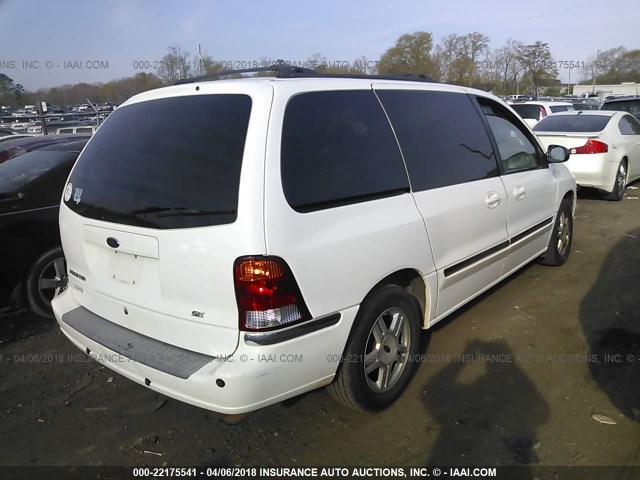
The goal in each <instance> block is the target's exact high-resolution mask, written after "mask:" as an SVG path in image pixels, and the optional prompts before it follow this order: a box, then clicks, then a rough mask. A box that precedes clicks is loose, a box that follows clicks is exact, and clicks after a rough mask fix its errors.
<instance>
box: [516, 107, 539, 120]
mask: <svg viewBox="0 0 640 480" xmlns="http://www.w3.org/2000/svg"><path fill="white" fill-rule="evenodd" d="M511 108H513V109H514V110H515V111H516V113H517V114H518V115H520V116H521V117H522V118H528V119H531V120H538V119H539V118H540V115H541V110H542V107H541V106H540V105H529V104H526V105H525V104H520V105H511Z"/></svg>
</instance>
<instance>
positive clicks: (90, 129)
mask: <svg viewBox="0 0 640 480" xmlns="http://www.w3.org/2000/svg"><path fill="white" fill-rule="evenodd" d="M97 129H98V127H96V126H95V125H93V126H90V125H74V126H72V127H59V128H58V129H57V130H56V133H58V134H67V135H68V134H74V133H82V134H87V133H88V134H89V135H93V134H94V133H95V132H96V130H97Z"/></svg>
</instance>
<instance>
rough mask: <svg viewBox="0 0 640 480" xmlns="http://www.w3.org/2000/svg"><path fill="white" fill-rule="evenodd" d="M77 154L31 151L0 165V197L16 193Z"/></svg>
mask: <svg viewBox="0 0 640 480" xmlns="http://www.w3.org/2000/svg"><path fill="white" fill-rule="evenodd" d="M77 155H78V152H69V151H51V150H33V151H31V152H26V153H23V154H22V155H17V156H14V157H13V158H11V159H9V160H7V161H6V162H2V163H0V196H1V195H6V194H8V193H12V192H17V191H19V190H20V189H22V188H24V186H25V185H27V184H29V183H31V182H32V181H33V180H35V179H37V178H38V177H40V176H41V175H43V174H44V173H46V172H48V171H50V170H52V169H53V168H55V167H57V166H58V165H60V164H61V163H63V162H65V161H66V160H69V159H72V158H73V157H74V156H77Z"/></svg>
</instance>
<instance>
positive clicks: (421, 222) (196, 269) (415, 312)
mask: <svg viewBox="0 0 640 480" xmlns="http://www.w3.org/2000/svg"><path fill="white" fill-rule="evenodd" d="M273 70H274V72H275V76H273V77H250V78H235V79H227V80H217V81H211V80H210V79H207V78H200V79H192V80H191V81H188V82H184V83H182V84H179V85H174V86H171V87H167V88H161V89H158V90H153V91H149V92H146V93H142V94H140V95H137V96H135V97H133V98H131V99H130V100H129V101H127V102H126V103H124V104H123V105H122V106H120V108H118V109H117V110H116V111H115V112H114V113H112V114H111V115H110V116H109V118H107V119H106V121H105V122H104V124H103V125H102V126H101V127H100V129H99V130H98V131H97V132H96V134H95V135H94V136H93V137H92V139H91V140H90V141H89V143H88V144H87V146H86V148H85V149H84V151H83V152H82V154H81V155H80V158H79V159H78V161H77V163H76V165H75V167H74V169H73V171H72V172H71V174H70V176H69V179H68V182H67V184H66V188H65V191H64V194H63V199H62V205H61V208H60V231H61V236H62V243H63V247H64V253H65V255H66V259H67V265H68V277H69V282H68V285H67V286H66V288H65V289H64V291H63V292H62V293H61V294H59V295H58V296H57V297H56V298H55V299H54V301H53V309H54V312H55V315H56V317H57V320H58V322H59V324H60V328H61V329H62V331H63V332H64V334H65V335H66V336H67V337H68V338H69V339H70V340H71V341H72V342H73V343H74V344H75V345H77V346H78V347H79V348H80V349H82V350H83V351H86V352H87V353H89V354H91V355H92V356H94V357H95V358H96V359H97V360H98V361H100V362H102V363H104V364H105V365H107V366H108V367H109V368H111V369H113V370H115V371H116V372H119V373H121V374H122V375H124V376H125V377H128V378H130V379H131V380H134V381H135V382H138V383H140V384H141V385H146V386H147V387H148V388H151V389H153V390H156V391H158V392H161V393H163V394H165V395H167V396H169V397H173V398H176V399H178V400H181V401H184V402H187V403H190V404H193V405H197V406H200V407H203V408H206V409H210V410H213V411H217V412H221V413H225V414H238V413H244V412H248V411H251V410H255V409H258V408H261V407H264V406H267V405H270V404H273V403H275V402H279V401H282V400H284V399H287V398H290V397H293V396H295V395H299V394H301V393H303V392H307V391H309V390H312V389H315V388H318V387H323V386H326V385H330V390H331V392H332V393H333V395H334V396H335V397H336V398H337V399H338V400H339V401H341V402H342V403H344V404H345V405H348V406H351V407H354V408H357V409H361V410H365V411H376V410H380V409H382V408H384V407H386V406H388V405H389V404H391V403H392V402H393V401H394V400H395V399H396V398H397V397H398V396H399V395H400V394H401V392H402V391H403V390H404V389H405V387H406V386H407V384H408V382H409V381H410V379H411V377H412V375H413V374H414V372H415V370H416V368H417V359H418V358H419V357H420V355H419V353H420V352H419V340H420V333H421V329H428V328H430V327H432V326H433V325H434V324H436V323H437V322H438V321H440V320H442V319H443V318H445V317H446V316H447V315H449V314H450V313H451V312H453V311H455V310H456V309H458V308H459V307H460V306H462V305H464V304H465V303H467V302H469V301H470V300H471V299H473V298H474V297H476V296H478V295H480V294H481V293H482V292H484V291H485V290H487V289H489V288H490V287H491V286H493V285H495V284H496V283H498V282H500V281H501V280H502V279H504V278H505V277H507V276H508V275H510V274H511V273H513V272H515V271H516V270H518V269H519V268H520V267H522V266H523V265H526V264H527V263H529V262H531V261H534V260H536V259H537V260H538V261H540V262H541V263H544V264H547V265H560V264H562V263H564V262H565V261H566V259H567V257H568V256H569V252H570V249H571V240H572V227H573V212H574V208H575V199H576V183H575V179H574V178H573V176H572V175H571V173H570V172H569V171H568V170H567V168H565V166H564V165H562V164H561V162H564V161H566V160H567V158H568V156H569V154H568V151H567V150H566V149H565V148H564V147H557V146H550V147H549V149H548V151H544V150H543V149H542V147H541V145H540V143H539V142H538V140H537V139H536V137H535V136H534V134H533V133H532V132H531V130H530V129H529V128H528V127H527V126H526V124H525V123H524V122H523V121H522V120H521V119H520V118H519V117H518V115H517V114H515V112H514V111H513V110H511V109H510V108H509V107H508V106H507V105H506V104H505V103H504V102H502V101H500V100H498V99H497V98H496V97H494V96H492V95H490V94H487V93H485V92H481V91H478V90H472V89H468V88H463V87H457V86H448V85H442V84H438V83H433V82H429V81H424V80H422V79H419V78H417V77H415V78H414V77H398V78H382V77H361V78H352V77H350V78H345V77H339V76H337V77H336V76H323V75H320V74H317V73H315V72H313V71H307V70H303V69H291V68H289V67H285V66H274V67H273ZM412 78H413V79H412ZM182 117H184V118H188V119H189V121H188V122H184V123H180V122H176V118H182Z"/></svg>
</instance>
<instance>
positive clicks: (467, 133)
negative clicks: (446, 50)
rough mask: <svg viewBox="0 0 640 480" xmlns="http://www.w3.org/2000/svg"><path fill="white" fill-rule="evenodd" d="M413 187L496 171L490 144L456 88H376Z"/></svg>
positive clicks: (468, 101)
mask: <svg viewBox="0 0 640 480" xmlns="http://www.w3.org/2000/svg"><path fill="white" fill-rule="evenodd" d="M377 93H378V96H379V97H380V100H381V101H382V104H383V105H384V108H385V110H386V111H387V114H388V115H389V118H390V119H391V123H392V124H393V128H394V130H395V132H396V135H397V136H398V141H399V142H400V145H401V147H402V153H403V155H404V158H405V161H406V162H407V169H408V170H409V178H410V179H411V187H412V188H413V190H414V191H421V190H429V189H432V188H439V187H445V186H448V185H455V184H459V183H465V182H471V181H474V180H479V179H482V178H488V177H493V176H496V175H497V174H498V167H497V164H496V160H495V156H494V153H493V148H492V147H491V143H490V141H489V136H488V135H487V131H486V129H485V127H484V125H483V123H482V120H481V118H480V115H479V114H478V112H477V110H476V108H475V107H474V105H473V103H472V101H471V99H470V98H469V97H468V96H467V95H465V94H460V93H449V92H430V91H415V90H381V91H378V92H377Z"/></svg>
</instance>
